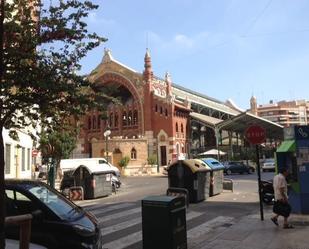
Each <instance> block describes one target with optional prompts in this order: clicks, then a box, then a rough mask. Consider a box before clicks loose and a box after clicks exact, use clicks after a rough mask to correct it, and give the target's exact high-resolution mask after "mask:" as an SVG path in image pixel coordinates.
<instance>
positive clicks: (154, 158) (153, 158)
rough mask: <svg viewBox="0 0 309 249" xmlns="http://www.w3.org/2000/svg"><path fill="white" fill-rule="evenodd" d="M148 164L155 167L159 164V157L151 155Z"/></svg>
mask: <svg viewBox="0 0 309 249" xmlns="http://www.w3.org/2000/svg"><path fill="white" fill-rule="evenodd" d="M147 163H148V164H150V165H155V164H157V156H156V155H155V154H152V155H150V156H149V157H148V158H147Z"/></svg>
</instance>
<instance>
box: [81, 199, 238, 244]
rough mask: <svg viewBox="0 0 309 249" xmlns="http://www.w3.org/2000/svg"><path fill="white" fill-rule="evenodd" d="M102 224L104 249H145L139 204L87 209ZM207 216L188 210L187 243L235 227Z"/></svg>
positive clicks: (228, 219) (230, 220)
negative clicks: (219, 230)
mask: <svg viewBox="0 0 309 249" xmlns="http://www.w3.org/2000/svg"><path fill="white" fill-rule="evenodd" d="M85 209H86V210H88V211H90V212H91V213H92V214H94V215H95V216H96V217H97V219H98V221H99V224H100V228H101V233H102V235H103V238H104V242H105V243H104V245H103V248H104V249H115V248H116V249H125V248H130V249H131V248H136V249H138V248H142V216H141V206H140V203H119V204H115V205H110V206H100V207H92V208H87V207H85ZM205 214H207V212H197V211H194V210H190V209H189V210H187V213H186V220H187V239H188V244H190V241H196V240H198V239H199V238H203V237H204V236H206V235H207V233H209V232H213V231H214V230H216V229H218V228H220V229H221V230H222V227H224V226H226V225H227V224H228V226H230V225H232V224H234V218H233V217H230V216H216V217H207V215H205ZM135 245H136V246H135Z"/></svg>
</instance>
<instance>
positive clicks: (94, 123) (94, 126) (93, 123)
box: [92, 116, 97, 129]
mask: <svg viewBox="0 0 309 249" xmlns="http://www.w3.org/2000/svg"><path fill="white" fill-rule="evenodd" d="M96 125H97V119H96V116H93V117H92V129H95V128H96Z"/></svg>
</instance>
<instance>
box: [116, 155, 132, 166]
mask: <svg viewBox="0 0 309 249" xmlns="http://www.w3.org/2000/svg"><path fill="white" fill-rule="evenodd" d="M129 162H130V157H128V156H124V157H123V158H121V159H120V161H119V162H118V165H119V166H120V167H121V168H126V167H127V166H128V164H129Z"/></svg>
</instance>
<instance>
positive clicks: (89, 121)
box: [88, 117, 91, 130]
mask: <svg viewBox="0 0 309 249" xmlns="http://www.w3.org/2000/svg"><path fill="white" fill-rule="evenodd" d="M88 129H89V130H91V117H88Z"/></svg>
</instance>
